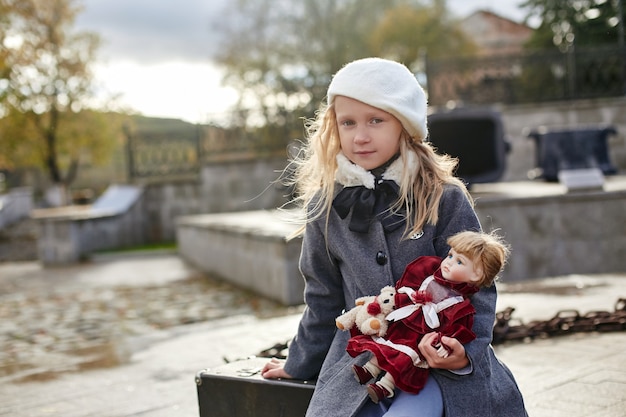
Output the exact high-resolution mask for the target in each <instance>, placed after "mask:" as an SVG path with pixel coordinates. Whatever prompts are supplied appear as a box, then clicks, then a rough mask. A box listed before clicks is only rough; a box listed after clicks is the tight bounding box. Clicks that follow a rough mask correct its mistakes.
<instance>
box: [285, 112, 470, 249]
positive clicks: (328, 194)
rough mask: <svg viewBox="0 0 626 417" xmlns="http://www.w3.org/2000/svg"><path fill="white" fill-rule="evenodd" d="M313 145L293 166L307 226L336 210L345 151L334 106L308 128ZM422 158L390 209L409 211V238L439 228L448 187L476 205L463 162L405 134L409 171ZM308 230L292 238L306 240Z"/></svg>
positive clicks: (406, 174) (305, 148) (403, 143)
mask: <svg viewBox="0 0 626 417" xmlns="http://www.w3.org/2000/svg"><path fill="white" fill-rule="evenodd" d="M305 127H306V133H307V138H308V140H307V141H306V142H305V143H304V146H303V148H302V149H301V150H300V152H299V154H298V155H297V156H296V157H295V158H294V159H293V160H292V161H291V162H290V164H289V165H290V166H289V167H288V169H293V178H292V185H295V192H296V197H295V198H294V200H293V201H294V202H296V203H298V204H299V205H300V206H301V207H303V208H304V209H305V210H306V213H304V214H305V218H304V222H305V224H306V222H310V221H313V220H315V219H317V218H319V217H320V216H322V215H324V214H326V219H327V220H326V222H327V224H328V214H329V213H330V210H331V208H332V202H333V197H334V193H335V173H336V171H337V159H336V157H337V154H339V152H340V151H341V144H340V141H339V132H338V129H337V121H336V114H335V108H334V105H333V104H331V105H326V104H323V105H322V106H321V107H320V109H319V110H318V112H317V114H316V118H315V119H313V120H309V121H307V123H306V124H305ZM409 152H414V153H415V154H416V155H417V161H418V163H417V167H416V169H415V170H410V169H405V170H404V172H403V173H402V179H401V181H400V184H399V186H400V193H399V194H400V196H399V198H398V201H396V203H394V204H393V206H392V207H391V210H392V211H398V210H401V209H404V210H405V212H406V218H407V225H406V230H405V237H406V236H408V235H410V234H413V233H418V232H420V231H421V230H422V228H423V227H424V225H426V224H427V223H428V224H432V225H434V224H436V223H437V221H438V219H439V213H438V209H439V202H440V200H441V197H442V195H443V192H444V186H445V185H446V184H452V185H455V186H457V187H459V188H460V189H462V190H463V191H464V192H465V194H466V196H467V197H468V200H469V201H470V203H472V204H473V200H472V198H471V196H470V194H469V192H468V191H467V188H466V187H465V185H464V184H463V182H462V181H461V180H459V179H458V178H456V177H454V170H455V169H456V167H457V165H458V160H457V159H456V158H452V157H450V156H449V155H439V154H437V153H435V150H434V149H433V147H432V146H431V144H430V143H429V142H425V141H424V138H423V137H419V136H417V135H416V136H413V137H411V136H410V135H409V134H408V132H407V131H406V130H405V129H403V132H402V137H401V140H400V158H401V159H402V162H403V164H404V166H405V167H408V166H409V164H408V153H409ZM303 232H304V226H302V227H301V228H300V229H298V230H297V231H296V232H295V233H294V235H293V236H298V235H301V234H302V233H303Z"/></svg>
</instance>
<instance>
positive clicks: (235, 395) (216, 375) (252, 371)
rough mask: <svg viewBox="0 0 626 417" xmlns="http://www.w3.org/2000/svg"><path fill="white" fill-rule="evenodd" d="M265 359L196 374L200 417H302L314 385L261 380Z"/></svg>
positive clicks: (311, 383)
mask: <svg viewBox="0 0 626 417" xmlns="http://www.w3.org/2000/svg"><path fill="white" fill-rule="evenodd" d="M268 360H269V359H267V358H257V357H252V358H249V359H244V360H240V361H235V362H230V363H228V364H225V365H222V366H220V367H217V368H215V369H211V370H203V371H200V372H198V375H197V376H196V384H197V386H198V406H199V408H200V417H233V416H246V417H276V416H303V415H304V414H305V413H306V409H307V407H308V405H309V401H310V400H311V396H312V395H313V390H314V389H315V382H310V381H295V380H269V379H263V377H261V375H260V371H261V368H263V365H264V364H265V362H267V361H268Z"/></svg>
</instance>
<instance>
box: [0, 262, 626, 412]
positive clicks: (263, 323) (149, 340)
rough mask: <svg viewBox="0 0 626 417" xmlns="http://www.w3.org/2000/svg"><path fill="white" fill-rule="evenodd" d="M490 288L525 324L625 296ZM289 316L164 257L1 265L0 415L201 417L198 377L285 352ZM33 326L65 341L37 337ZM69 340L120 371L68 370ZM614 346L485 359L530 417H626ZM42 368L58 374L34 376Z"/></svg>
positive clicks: (594, 342) (573, 282)
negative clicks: (498, 366) (500, 370)
mask: <svg viewBox="0 0 626 417" xmlns="http://www.w3.org/2000/svg"><path fill="white" fill-rule="evenodd" d="M190 277H191V278H190ZM199 281H205V284H206V285H205V286H204V287H203V286H200V285H199ZM499 288H500V299H499V301H498V311H500V310H502V309H504V308H505V307H514V308H515V312H514V313H513V317H514V318H517V319H520V320H522V321H523V322H525V323H526V322H529V321H531V320H536V319H537V320H539V319H540V320H543V319H548V318H551V317H553V316H554V315H555V314H556V312H557V311H559V310H563V309H576V310H578V311H579V312H581V313H586V312H589V311H594V310H600V311H613V308H614V304H615V302H616V300H617V299H618V298H620V297H626V273H619V274H603V275H584V276H583V275H581V276H567V277H556V278H549V279H544V280H540V281H531V282H525V283H521V284H508V285H507V284H504V283H501V284H499ZM122 289H123V290H124V291H122ZM33 294H34V295H33ZM46 294H48V295H47V296H46ZM211 294H213V295H211ZM63 300H65V301H63ZM67 300H69V301H67ZM7 306H10V308H7ZM77 306H80V308H78V309H77ZM63 311H65V314H61V313H62V312H63ZM158 311H162V312H164V313H158ZM183 312H184V313H183ZM208 312H210V313H208ZM3 314H4V315H3ZM299 314H300V310H299V309H295V310H294V309H281V308H280V307H278V306H276V305H273V304H272V303H268V302H265V301H263V300H259V299H258V297H255V296H254V295H251V294H246V293H244V292H241V291H238V290H236V289H233V288H231V287H227V286H224V285H222V284H219V283H215V282H213V281H212V280H210V278H208V277H203V278H198V272H197V271H195V270H194V269H193V268H191V267H189V266H188V265H186V264H185V263H184V262H183V261H181V260H180V259H179V258H178V257H177V256H176V255H175V254H172V253H160V254H156V255H153V256H124V257H110V258H107V257H105V258H102V259H99V260H96V261H94V262H92V263H87V264H80V265H75V266H71V267H63V268H53V269H45V270H44V269H42V268H41V267H40V266H39V265H38V264H37V263H35V262H23V263H0V320H1V321H0V355H4V356H0V365H2V366H3V367H0V416H11V417H31V416H33V417H34V416H37V417H39V416H63V417H87V416H94V417H95V416H98V417H130V416H150V417H166V416H167V417H170V416H185V417H186V416H198V406H197V397H196V385H195V382H194V377H195V375H196V373H197V372H198V371H199V370H200V369H203V368H211V367H216V366H219V365H221V364H222V363H224V360H235V359H238V358H244V357H246V356H249V355H253V354H255V353H257V352H259V351H261V350H263V349H265V348H268V347H270V346H272V345H274V344H275V343H276V342H284V341H286V340H287V339H289V338H290V337H291V336H292V335H293V334H294V332H295V330H296V327H297V324H298V319H299ZM98 318H99V319H98ZM37 321H39V322H43V323H46V324H47V325H48V326H50V327H55V328H56V327H62V328H63V329H64V331H62V332H61V331H59V332H53V331H52V329H51V331H50V332H49V333H48V334H46V332H43V331H42V330H41V327H42V326H40V327H39V328H38V327H37V326H35V325H34V324H33V322H37ZM110 321H115V322H116V323H117V325H116V326H113V325H110V323H109V322H110ZM29 323H30V324H29ZM107 323H109V324H107ZM185 323H188V324H185ZM81 325H82V327H81ZM120 326H121V327H120ZM74 327H80V328H81V329H82V331H81V332H78V331H73V330H72V329H73V328H74ZM20 329H21V330H22V332H21V333H20V332H18V330H20ZM38 329H39V330H38ZM85 329H87V330H85ZM120 329H121V330H120ZM16 335H17V336H20V337H21V338H22V340H21V343H17V342H16V341H15V340H16V339H19V337H17V336H16ZM66 339H69V340H70V341H72V343H74V344H78V347H79V348H80V343H87V345H88V346H93V343H95V342H93V341H94V340H95V341H98V340H100V341H109V342H110V341H113V342H112V343H110V346H111V347H112V349H113V350H114V353H115V354H116V357H117V358H118V360H117V361H109V362H107V361H99V362H98V361H95V363H90V364H87V365H85V366H83V365H81V363H80V361H74V362H72V361H71V360H70V359H72V358H71V357H70V356H71V355H70V353H72V352H74V351H72V350H71V349H65V350H63V349H57V350H55V349H54V345H55V343H53V342H56V343H57V344H63V343H65V344H66V345H67V344H68V343H69V342H67V340H66ZM9 341H11V342H12V343H14V344H10V343H9ZM51 341H52V342H51ZM90 341H91V342H92V344H91V345H89V342H90ZM16 343H17V344H16ZM72 343H69V344H70V345H72ZM624 345H626V332H616V333H580V334H575V335H569V336H559V337H554V338H550V339H544V340H536V341H533V342H530V343H509V344H505V345H499V346H496V348H495V349H496V352H497V355H498V356H499V357H500V358H501V359H502V360H503V361H504V362H505V363H506V364H507V365H508V366H509V367H510V368H511V370H512V371H513V373H514V374H515V376H516V378H517V380H518V383H519V385H520V388H521V390H522V393H523V394H524V396H525V399H526V403H527V406H528V411H529V415H530V416H531V417H544V416H545V417H547V416H550V417H560V416H568V417H583V416H592V415H593V416H598V415H600V416H606V417H611V416H615V417H617V416H625V415H626V412H625V411H624V410H626V373H625V372H624V370H625V369H626V349H624ZM33 346H37V347H38V348H37V349H33ZM79 348H77V349H76V351H75V353H77V355H78V356H81V357H83V358H84V356H85V355H84V352H83V351H82V350H80V349H79ZM29 349H30V350H29ZM20 351H22V352H26V353H25V354H20V353H19V352H20ZM87 356H88V355H87ZM24 357H25V358H24ZM17 359H23V360H22V361H21V362H20V361H17V362H15V361H16V360H17ZM11 360H13V361H14V362H11ZM7 361H8V362H9V363H13V365H15V366H14V367H13V368H10V367H7V366H6V363H7ZM20 364H21V368H20V369H15V367H18V366H17V365H20ZM24 364H26V365H24ZM46 366H48V367H49V368H52V370H55V371H56V372H42V373H40V374H37V372H36V370H37V369H43V370H44V371H45V370H46ZM18 368H19V367H18ZM37 375H39V376H40V378H39V379H38V378H36V376H37ZM29 376H30V377H29Z"/></svg>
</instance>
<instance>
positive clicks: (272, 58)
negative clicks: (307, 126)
mask: <svg viewBox="0 0 626 417" xmlns="http://www.w3.org/2000/svg"><path fill="white" fill-rule="evenodd" d="M434 3H435V6H425V5H424V4H423V3H422V2H420V1H415V0H413V1H410V0H385V1H380V0H325V1H319V0H282V1H277V0H239V1H237V2H231V3H230V9H229V10H227V12H226V13H225V14H223V15H220V19H221V26H220V32H221V33H223V42H222V45H221V47H220V48H219V50H220V51H221V52H220V53H219V54H218V55H217V57H216V60H217V62H218V63H219V64H221V65H222V66H223V67H224V68H225V69H226V71H225V72H226V74H227V75H226V77H225V79H224V82H225V83H226V84H229V85H231V86H232V87H234V88H235V89H236V90H238V91H239V94H240V101H239V103H238V105H237V112H236V113H235V114H236V115H237V116H238V117H237V118H235V121H234V123H235V124H238V125H247V126H265V127H264V129H266V130H268V128H267V126H268V125H271V126H273V128H271V129H269V130H270V131H271V134H272V135H274V137H278V138H281V137H282V138H285V137H286V136H287V140H288V139H289V138H291V137H293V136H297V134H298V132H301V129H302V122H301V118H303V117H304V118H309V117H311V116H313V114H314V112H315V110H316V109H317V107H318V105H319V103H320V102H321V101H322V100H323V99H324V97H325V94H326V88H327V87H328V83H329V81H330V77H331V75H332V74H334V73H335V72H336V71H337V70H339V68H340V67H341V66H342V65H343V64H345V63H346V62H349V61H352V60H354V59H358V58H363V57H366V56H373V55H377V56H382V57H387V58H395V59H398V60H400V61H402V62H404V63H405V64H407V65H408V66H411V65H412V64H413V61H415V59H416V57H417V56H418V53H419V52H420V51H431V52H433V54H435V55H437V54H439V51H440V50H449V49H450V47H453V50H451V53H454V52H455V51H457V52H458V51H459V50H460V49H462V48H464V47H469V46H468V43H466V42H463V41H462V40H461V39H462V35H461V34H460V33H458V31H456V30H455V29H454V22H450V21H449V20H447V19H444V16H445V1H443V0H435V1H434ZM405 14H408V17H406V18H405V16H404V15H405ZM400 18H401V19H402V27H401V28H399V29H398V30H396V28H395V27H394V26H395V24H396V19H400ZM277 126H278V127H281V128H280V129H278V130H277Z"/></svg>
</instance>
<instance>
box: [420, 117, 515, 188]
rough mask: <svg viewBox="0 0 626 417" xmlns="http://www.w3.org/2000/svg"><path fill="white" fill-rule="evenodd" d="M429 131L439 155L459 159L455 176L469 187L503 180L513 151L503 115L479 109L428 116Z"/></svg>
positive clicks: (429, 138)
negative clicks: (506, 136) (508, 158)
mask: <svg viewBox="0 0 626 417" xmlns="http://www.w3.org/2000/svg"><path fill="white" fill-rule="evenodd" d="M428 130H429V135H428V140H429V141H430V142H431V143H432V144H433V146H434V147H435V148H436V150H437V153H440V154H448V155H450V156H453V157H456V158H458V159H459V166H458V168H457V172H456V175H457V176H458V177H459V178H461V179H462V180H463V181H465V182H466V183H467V184H468V185H469V186H471V185H472V184H475V183H486V182H496V181H498V180H499V179H500V178H501V177H502V175H503V173H504V170H505V168H506V154H507V152H508V151H509V149H510V148H509V143H508V142H507V141H506V140H505V137H504V128H503V126H502V119H501V116H500V113H498V112H496V111H493V110H477V109H476V110H470V109H458V110H452V111H449V112H442V113H435V114H432V115H430V116H428Z"/></svg>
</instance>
